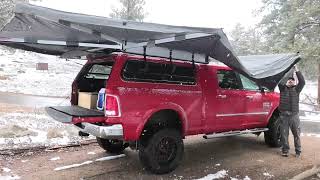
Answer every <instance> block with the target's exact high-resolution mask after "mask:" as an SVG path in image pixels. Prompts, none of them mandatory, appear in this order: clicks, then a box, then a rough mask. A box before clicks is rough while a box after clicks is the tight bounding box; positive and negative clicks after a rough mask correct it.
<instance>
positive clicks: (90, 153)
mask: <svg viewBox="0 0 320 180" xmlns="http://www.w3.org/2000/svg"><path fill="white" fill-rule="evenodd" d="M88 154H89V155H94V154H96V153H95V152H88Z"/></svg>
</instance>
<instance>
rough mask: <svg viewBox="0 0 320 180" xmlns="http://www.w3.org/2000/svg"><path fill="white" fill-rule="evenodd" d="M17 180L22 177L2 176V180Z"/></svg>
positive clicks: (0, 178) (0, 179)
mask: <svg viewBox="0 0 320 180" xmlns="http://www.w3.org/2000/svg"><path fill="white" fill-rule="evenodd" d="M15 179H20V177H19V176H17V175H12V176H1V175H0V180H15Z"/></svg>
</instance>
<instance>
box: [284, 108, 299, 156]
mask: <svg viewBox="0 0 320 180" xmlns="http://www.w3.org/2000/svg"><path fill="white" fill-rule="evenodd" d="M280 121H281V123H280V131H281V144H282V152H284V153H288V152H289V149H290V146H289V139H288V138H289V128H290V129H291V132H292V134H293V137H294V146H295V150H296V154H300V153H301V142H300V119H299V113H292V112H288V111H285V112H281V113H280Z"/></svg>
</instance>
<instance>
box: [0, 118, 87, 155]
mask: <svg viewBox="0 0 320 180" xmlns="http://www.w3.org/2000/svg"><path fill="white" fill-rule="evenodd" d="M81 140H82V138H81V137H79V136H78V130H77V129H76V128H75V127H74V126H73V125H67V124H62V123H59V122H57V121H55V120H53V119H51V118H50V117H48V116H47V115H46V114H44V112H24V113H22V112H13V113H6V112H2V113H0V150H1V149H15V148H22V147H30V146H55V145H67V144H71V143H77V142H79V141H81Z"/></svg>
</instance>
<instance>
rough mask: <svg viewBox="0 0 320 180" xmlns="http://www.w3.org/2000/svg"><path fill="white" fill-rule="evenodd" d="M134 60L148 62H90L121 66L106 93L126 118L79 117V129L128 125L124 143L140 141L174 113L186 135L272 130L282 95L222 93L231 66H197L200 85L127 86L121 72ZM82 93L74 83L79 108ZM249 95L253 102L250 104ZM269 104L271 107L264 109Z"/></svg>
mask: <svg viewBox="0 0 320 180" xmlns="http://www.w3.org/2000/svg"><path fill="white" fill-rule="evenodd" d="M128 59H135V60H144V58H143V57H142V56H134V55H127V54H122V53H120V54H113V55H111V56H108V57H104V58H100V59H89V60H88V62H87V64H90V63H97V62H102V61H114V62H115V63H114V65H113V68H112V72H111V75H110V77H109V80H108V82H107V87H106V93H107V94H111V95H115V96H117V97H118V99H119V104H120V111H121V116H120V117H102V118H101V117H98V118H97V117H96V118H94V117H92V118H91V117H88V118H81V119H78V118H73V123H74V124H76V123H79V122H90V123H95V122H104V123H106V124H122V125H123V128H124V132H123V133H124V140H125V141H135V140H138V139H139V136H140V134H141V131H142V129H143V127H144V125H145V124H146V123H147V121H148V120H149V118H150V117H151V116H152V115H153V114H154V113H156V112H158V111H160V110H165V109H170V110H174V111H176V112H177V113H178V114H179V116H180V120H181V121H182V125H183V133H184V136H188V135H195V134H209V133H214V132H223V131H230V130H244V129H250V128H263V127H266V126H267V124H268V121H269V119H270V117H271V116H272V113H273V112H274V111H275V109H276V108H277V107H278V104H279V94H278V93H275V92H261V91H260V90H258V91H249V90H230V89H221V88H219V86H218V80H217V70H219V69H225V70H230V68H228V67H225V66H217V65H206V64H195V68H196V84H195V85H179V84H165V83H149V82H126V81H124V80H123V79H122V77H121V72H122V69H123V66H124V65H125V63H126V61H127V60H128ZM147 61H154V62H161V63H170V61H169V60H167V59H160V58H149V57H147ZM173 63H174V64H183V65H185V66H192V64H191V63H190V62H184V61H173ZM77 78H78V77H77ZM77 78H76V79H75V81H76V80H77ZM76 92H77V87H76V83H73V92H72V99H71V103H72V104H77V93H76ZM221 95H225V96H226V98H224V99H221V98H219V97H221ZM247 96H252V98H250V99H248V98H247ZM264 103H267V104H266V105H265V106H264ZM268 103H269V105H268ZM256 112H267V114H264V115H261V114H260V115H259V114H258V115H255V114H254V113H256ZM250 113H253V114H250ZM219 114H224V115H226V114H229V115H230V114H231V116H217V115H219ZM232 114H234V115H232ZM237 114H239V115H237ZM245 114H247V115H245Z"/></svg>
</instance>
